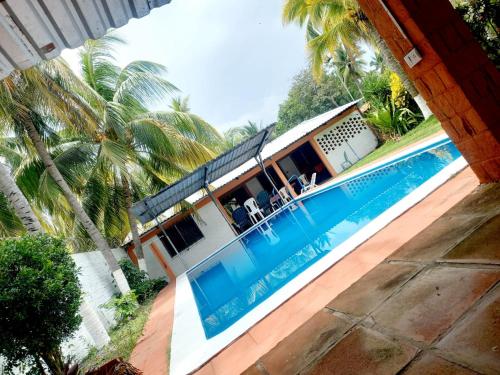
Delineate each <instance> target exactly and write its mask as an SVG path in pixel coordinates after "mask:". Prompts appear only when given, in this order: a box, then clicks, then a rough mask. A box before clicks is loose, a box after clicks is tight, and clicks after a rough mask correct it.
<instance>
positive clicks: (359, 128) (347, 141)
mask: <svg viewBox="0 0 500 375" xmlns="http://www.w3.org/2000/svg"><path fill="white" fill-rule="evenodd" d="M314 140H315V141H316V143H317V144H318V145H319V147H320V148H321V150H322V151H323V153H324V155H325V157H326V158H327V159H328V161H329V162H330V164H331V165H332V167H333V169H335V171H336V172H337V173H340V172H342V171H343V170H345V169H347V168H349V167H350V166H351V165H353V164H354V163H356V162H357V161H358V160H360V159H361V158H362V157H363V156H365V155H367V154H369V153H370V152H371V151H373V150H374V149H375V148H376V147H377V144H378V141H377V137H376V136H375V134H374V133H373V131H372V130H371V129H370V128H369V127H368V126H367V125H366V123H365V121H364V120H363V117H362V116H361V113H359V112H358V111H354V112H352V113H351V114H349V115H348V116H346V117H344V118H343V119H342V120H340V121H338V122H336V123H335V124H333V125H332V126H330V127H329V128H327V129H325V130H323V131H322V132H321V133H318V134H317V135H316V136H315V137H314Z"/></svg>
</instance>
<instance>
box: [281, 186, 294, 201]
mask: <svg viewBox="0 0 500 375" xmlns="http://www.w3.org/2000/svg"><path fill="white" fill-rule="evenodd" d="M278 194H279V195H280V197H281V200H282V201H283V204H286V203H288V202H291V201H292V198H290V195H289V194H288V191H287V190H286V187H285V186H283V187H282V188H281V189H279V191H278Z"/></svg>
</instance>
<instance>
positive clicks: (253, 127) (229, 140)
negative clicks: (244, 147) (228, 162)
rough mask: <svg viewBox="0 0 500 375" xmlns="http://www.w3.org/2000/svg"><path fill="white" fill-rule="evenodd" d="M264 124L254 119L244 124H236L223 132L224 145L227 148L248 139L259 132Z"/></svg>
mask: <svg viewBox="0 0 500 375" xmlns="http://www.w3.org/2000/svg"><path fill="white" fill-rule="evenodd" d="M263 128H264V126H263V125H262V124H260V125H259V124H257V123H256V122H255V121H250V120H248V122H247V123H246V124H245V125H242V126H236V127H234V128H230V129H229V130H226V132H225V133H224V138H225V139H226V145H227V147H228V148H231V147H234V146H236V145H237V144H238V143H241V142H243V141H244V140H246V139H249V138H251V137H253V136H254V135H256V134H257V133H258V132H260V131H261V130H262V129H263Z"/></svg>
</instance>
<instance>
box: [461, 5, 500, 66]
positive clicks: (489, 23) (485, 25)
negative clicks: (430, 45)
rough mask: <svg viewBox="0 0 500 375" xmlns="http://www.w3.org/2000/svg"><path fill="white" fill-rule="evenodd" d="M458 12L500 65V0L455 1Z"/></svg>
mask: <svg viewBox="0 0 500 375" xmlns="http://www.w3.org/2000/svg"><path fill="white" fill-rule="evenodd" d="M455 4H456V7H455V9H456V10H457V12H458V13H459V14H460V15H461V16H462V18H463V19H464V21H465V23H467V25H468V26H469V27H470V29H471V31H472V34H473V35H474V37H475V38H476V39H477V41H478V42H479V44H480V45H481V47H482V48H483V50H484V51H485V52H486V53H487V55H488V57H489V58H490V59H491V60H492V61H493V62H494V63H495V65H496V66H497V67H498V66H500V39H499V37H498V36H499V35H498V33H499V28H498V26H499V25H498V17H499V14H498V10H499V1H498V0H470V1H463V0H461V1H455Z"/></svg>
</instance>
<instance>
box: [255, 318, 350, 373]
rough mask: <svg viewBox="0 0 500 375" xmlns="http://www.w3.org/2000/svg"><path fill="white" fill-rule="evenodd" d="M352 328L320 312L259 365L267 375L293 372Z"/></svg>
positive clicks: (273, 350) (308, 362) (346, 321)
mask: <svg viewBox="0 0 500 375" xmlns="http://www.w3.org/2000/svg"><path fill="white" fill-rule="evenodd" d="M352 325H353V324H352V323H351V322H350V321H348V320H346V319H345V318H343V317H341V316H339V315H338V314H335V313H332V312H331V311H330V310H328V309H323V310H320V311H319V312H318V313H316V314H315V315H314V316H313V317H312V318H311V319H309V320H308V321H307V322H306V323H305V324H303V325H302V326H301V327H299V328H298V329H297V330H295V331H294V332H293V333H292V334H291V335H290V336H288V337H287V338H285V339H284V340H283V341H281V342H280V343H279V344H278V345H277V346H275V347H274V348H273V349H272V350H271V351H270V352H269V353H267V354H266V355H264V356H263V357H262V358H261V360H260V363H261V364H262V365H263V367H264V368H265V369H266V370H267V373H269V374H271V375H273V374H292V373H297V372H299V371H300V370H302V369H303V368H305V367H306V366H307V365H308V364H310V363H311V362H312V361H314V360H316V359H317V358H318V357H319V356H320V355H321V354H322V353H324V352H325V351H326V350H328V349H329V348H330V347H331V346H332V345H333V344H334V343H335V342H336V341H337V340H339V339H340V338H341V337H342V336H343V335H344V333H346V332H347V330H348V329H349V328H350V327H352Z"/></svg>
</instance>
